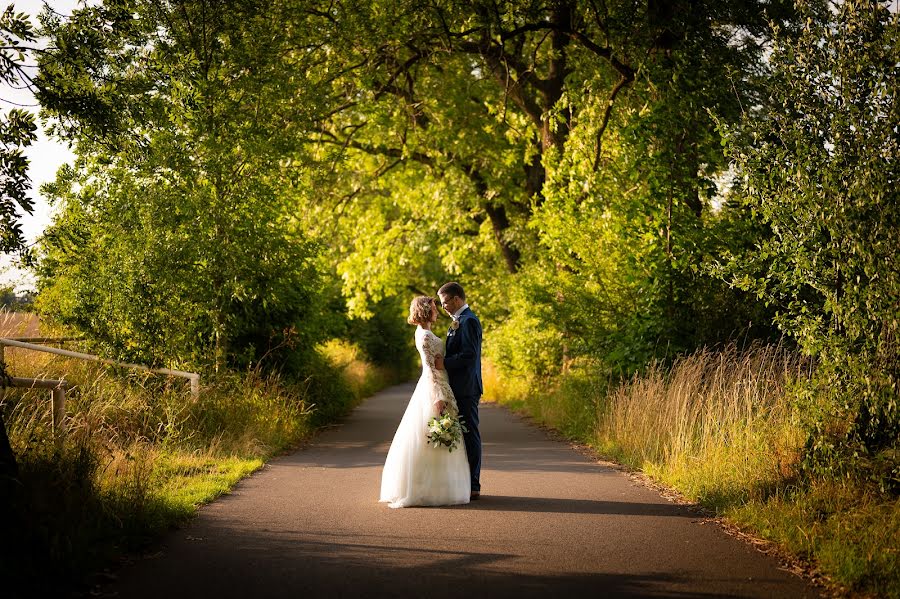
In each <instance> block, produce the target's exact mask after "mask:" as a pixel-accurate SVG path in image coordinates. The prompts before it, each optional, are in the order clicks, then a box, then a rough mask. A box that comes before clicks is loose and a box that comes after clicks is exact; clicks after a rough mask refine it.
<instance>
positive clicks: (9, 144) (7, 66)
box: [0, 4, 37, 253]
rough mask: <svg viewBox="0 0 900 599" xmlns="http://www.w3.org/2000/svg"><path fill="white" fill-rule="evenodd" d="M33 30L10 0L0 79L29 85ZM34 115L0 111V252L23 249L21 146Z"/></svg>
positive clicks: (1, 33)
mask: <svg viewBox="0 0 900 599" xmlns="http://www.w3.org/2000/svg"><path fill="white" fill-rule="evenodd" d="M34 41H35V31H34V28H33V27H32V25H31V21H30V20H29V19H28V15H26V14H24V13H17V12H16V11H15V6H13V5H12V4H10V5H9V6H7V7H6V9H5V10H4V11H3V12H2V13H0V82H2V83H3V84H4V85H8V86H13V87H19V86H22V85H30V83H31V81H32V80H31V77H30V76H29V73H28V70H27V68H26V66H25V58H26V56H29V55H30V54H31V53H32V48H31V46H30V45H29V44H31V43H34ZM36 130H37V127H36V126H35V124H34V116H33V115H32V114H31V113H30V112H28V111H27V110H22V109H21V108H9V109H3V110H2V111H0V176H2V183H0V252H4V253H7V252H12V251H16V250H19V251H24V250H25V239H24V237H23V236H22V227H21V224H20V223H19V218H20V212H19V210H24V211H25V212H27V213H28V214H31V212H32V209H33V203H32V200H31V198H30V197H28V191H29V189H30V187H31V182H30V181H29V179H28V160H27V159H26V158H25V156H24V155H23V154H22V148H24V147H26V146H29V145H30V144H31V142H33V141H34V140H36V139H37V135H36V134H35V131H36Z"/></svg>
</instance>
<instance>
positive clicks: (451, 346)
mask: <svg viewBox="0 0 900 599" xmlns="http://www.w3.org/2000/svg"><path fill="white" fill-rule="evenodd" d="M438 297H439V298H440V300H441V306H443V307H444V310H446V311H447V313H448V314H449V315H450V317H451V318H452V319H453V322H452V323H450V328H449V329H448V330H447V349H446V356H445V357H444V368H446V370H447V376H448V378H449V379H450V388H451V389H452V390H453V395H454V396H455V397H456V404H457V406H458V407H459V415H460V417H461V418H462V419H463V421H464V424H465V425H466V428H468V429H469V432H467V433H464V434H463V441H464V442H465V444H466V454H467V455H468V458H469V473H470V474H471V476H472V495H471V498H472V499H478V498H479V497H480V496H481V482H480V481H479V477H480V476H481V433H479V432H478V402H479V401H480V400H481V394H482V393H483V392H484V387H483V386H482V384H481V321H479V320H478V317H477V316H475V313H474V312H472V311H471V310H470V309H469V304H467V303H466V293H465V291H463V288H462V286H460V284H459V283H446V284H445V285H444V286H443V287H441V288H440V289H438Z"/></svg>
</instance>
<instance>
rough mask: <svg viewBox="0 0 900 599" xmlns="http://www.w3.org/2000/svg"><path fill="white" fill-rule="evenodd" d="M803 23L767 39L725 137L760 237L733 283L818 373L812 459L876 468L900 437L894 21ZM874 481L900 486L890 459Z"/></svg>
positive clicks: (846, 16)
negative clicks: (754, 101) (755, 81)
mask: <svg viewBox="0 0 900 599" xmlns="http://www.w3.org/2000/svg"><path fill="white" fill-rule="evenodd" d="M807 14H808V20H807V21H806V25H805V26H804V27H803V28H802V30H801V31H800V32H799V33H798V34H797V36H796V39H792V37H791V36H789V35H786V34H779V32H778V31H777V30H776V37H775V46H774V48H773V53H772V56H771V62H772V64H773V69H774V70H773V75H772V78H771V80H770V82H769V84H768V87H767V89H768V94H769V97H768V99H767V100H766V102H765V104H764V106H761V107H760V108H759V109H754V110H752V111H749V112H748V113H747V114H746V116H745V118H744V120H743V122H742V126H741V128H740V129H737V130H735V131H733V132H732V134H731V138H730V142H729V148H730V152H731V154H732V156H733V158H734V160H735V162H736V163H737V165H738V167H739V169H740V172H741V174H742V175H743V176H744V177H745V181H744V184H743V194H744V198H745V201H746V202H747V204H748V205H749V207H750V208H751V209H752V211H753V212H752V214H753V216H754V218H756V219H758V220H759V221H761V222H762V223H763V224H764V225H765V227H766V229H767V235H765V236H764V237H763V238H761V239H760V240H759V241H758V243H757V247H756V248H754V249H753V250H752V251H745V252H742V253H739V254H738V255H736V256H735V257H734V259H733V261H732V262H731V264H730V270H729V271H728V272H730V276H731V281H732V282H733V283H734V284H735V285H736V286H738V287H740V288H742V289H746V290H748V291H751V292H753V293H755V294H757V295H758V296H759V297H760V298H762V299H764V300H765V301H767V302H769V303H771V304H773V305H777V306H779V311H778V314H777V317H776V319H775V321H776V322H777V323H778V325H779V326H780V327H781V328H782V330H784V331H785V332H787V333H789V334H790V335H792V336H793V337H795V338H796V339H797V340H798V342H799V343H800V345H801V347H802V348H803V349H804V350H805V351H806V352H808V353H809V354H811V355H815V356H816V357H817V359H818V361H819V363H820V365H821V366H820V369H819V375H818V377H817V380H816V382H815V385H814V386H813V387H812V393H813V396H815V397H816V398H818V399H820V400H822V401H823V402H824V405H825V406H827V408H826V409H825V410H824V413H822V414H821V415H820V417H818V418H814V419H811V420H812V422H811V423H810V428H811V430H810V439H809V446H808V449H809V450H810V452H811V455H812V456H813V457H814V458H815V457H819V458H827V459H825V460H824V462H822V463H824V464H827V466H826V467H828V468H831V467H841V466H839V465H840V464H842V465H843V467H859V466H860V465H865V463H866V462H879V463H882V464H883V463H884V462H885V459H886V456H887V454H891V452H892V451H893V449H892V448H896V444H897V440H898V439H900V405H898V383H900V344H898V333H900V323H898V320H897V306H898V305H900V264H898V262H897V260H898V252H897V247H898V245H897V239H898V235H900V196H898V193H900V191H898V189H900V188H898V185H897V181H898V178H900V161H898V156H900V138H898V136H897V122H900V101H898V87H897V86H898V81H900V66H898V65H900V20H898V17H897V15H896V14H892V13H891V12H890V11H888V9H887V8H886V7H884V6H883V5H882V4H881V3H877V2H863V1H851V2H844V3H842V4H840V5H839V6H838V7H837V8H836V9H835V10H834V11H828V10H825V11H818V12H816V11H814V10H812V8H809V7H807ZM885 452H886V453H885ZM891 455H893V454H891ZM852 456H856V457H857V458H860V459H859V460H851V461H848V460H847V458H848V457H852ZM832 458H839V459H832ZM860 460H861V461H862V464H861V463H860ZM872 471H873V473H874V476H876V477H877V478H878V479H880V480H881V481H882V483H883V484H886V485H888V486H894V487H895V488H896V487H897V485H898V484H900V464H898V463H897V462H896V459H894V462H893V465H892V466H891V465H888V466H887V467H886V468H885V467H884V466H881V467H877V468H873V470H872Z"/></svg>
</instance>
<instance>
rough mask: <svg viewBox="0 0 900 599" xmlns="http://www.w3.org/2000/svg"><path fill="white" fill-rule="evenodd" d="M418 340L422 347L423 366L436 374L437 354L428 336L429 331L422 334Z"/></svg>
mask: <svg viewBox="0 0 900 599" xmlns="http://www.w3.org/2000/svg"><path fill="white" fill-rule="evenodd" d="M417 341H418V342H419V344H420V346H421V348H422V366H423V367H424V368H425V369H426V370H428V371H429V372H431V374H434V357H435V355H437V354H436V353H435V351H434V346H433V345H432V343H431V339H429V338H428V333H427V332H426V333H424V334H423V335H421V336H420V337H419V339H417Z"/></svg>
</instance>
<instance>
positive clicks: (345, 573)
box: [104, 385, 816, 599]
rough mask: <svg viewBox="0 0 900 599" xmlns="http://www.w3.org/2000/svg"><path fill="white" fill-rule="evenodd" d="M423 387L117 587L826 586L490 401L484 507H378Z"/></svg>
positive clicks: (353, 590) (739, 591)
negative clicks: (391, 452) (386, 468)
mask: <svg viewBox="0 0 900 599" xmlns="http://www.w3.org/2000/svg"><path fill="white" fill-rule="evenodd" d="M412 389H413V386H412V385H400V386H397V387H393V388H391V389H388V390H386V391H383V392H381V393H379V394H377V395H376V396H375V397H373V398H372V399H370V400H369V401H367V402H366V403H365V404H364V405H362V406H361V407H359V408H358V409H356V410H355V411H354V412H353V414H352V415H351V416H350V417H349V418H348V419H347V420H346V421H345V422H344V423H343V424H342V425H340V426H338V427H335V428H333V429H331V430H328V431H326V432H324V433H323V434H321V435H320V436H319V437H317V439H316V440H315V442H314V443H313V444H312V445H310V446H309V447H307V448H305V449H302V450H300V451H297V452H296V453H294V454H292V455H289V456H285V457H281V458H278V459H276V460H273V461H272V462H271V463H270V464H269V465H267V466H266V467H265V468H264V469H263V470H261V471H260V472H258V473H256V474H255V475H253V476H251V477H249V478H247V479H245V480H244V481H243V482H241V483H240V484H239V485H238V486H237V487H236V488H235V490H234V491H233V492H232V493H231V494H230V495H227V496H225V497H223V498H221V499H219V500H218V501H216V502H214V503H212V504H210V505H209V506H206V507H204V508H203V509H201V510H200V514H199V517H198V518H197V519H196V520H195V521H194V522H193V523H192V524H191V525H189V526H188V527H186V528H185V529H183V530H179V531H177V532H175V533H172V534H171V535H170V536H169V537H168V538H167V539H165V540H164V542H163V547H162V551H161V552H159V553H158V554H156V556H155V557H152V558H146V559H141V560H139V561H138V562H137V563H135V564H133V565H131V566H128V567H126V568H124V569H123V570H121V571H120V573H119V576H120V578H119V580H118V581H117V582H116V583H115V584H114V585H113V586H112V587H110V588H107V589H104V590H105V591H106V592H108V593H110V594H115V595H116V596H118V597H129V598H130V597H147V598H163V597H166V598H175V597H190V598H192V599H200V598H203V597H215V598H217V599H218V598H230V597H241V598H248V599H249V598H253V599H255V598H257V597H259V598H262V597H291V598H297V599H302V598H306V597H354V598H355V597H382V596H385V597H388V596H393V597H428V598H429V599H436V598H443V597H453V598H454V599H459V598H461V597H463V598H467V597H473V598H474V597H491V598H498V597H516V598H517V599H518V598H523V597H556V596H568V595H572V594H574V595H575V596H593V597H813V596H816V592H815V590H813V589H812V588H810V587H809V586H807V585H806V584H805V583H804V582H803V581H802V580H800V579H799V578H797V577H795V576H794V575H792V574H789V573H787V572H785V571H782V570H780V569H779V568H778V566H777V564H776V562H775V561H774V560H772V559H771V558H769V557H767V556H765V555H762V554H760V553H759V552H757V551H755V550H754V549H752V548H750V547H748V546H747V545H745V544H744V543H742V542H741V541H738V540H736V539H734V538H732V537H729V536H728V535H726V534H725V533H724V532H722V530H721V529H719V528H718V527H717V526H715V525H713V524H709V523H706V524H704V523H702V521H700V520H699V519H698V518H697V517H696V516H695V515H694V514H692V513H691V512H690V511H689V510H688V509H687V508H685V507H683V506H678V505H673V504H671V503H669V502H667V501H666V500H665V499H662V498H661V497H660V496H659V495H658V494H657V493H656V492H654V491H652V490H651V489H648V488H646V487H644V486H641V485H639V484H637V483H635V482H634V481H632V480H631V479H630V478H629V477H627V476H626V475H623V474H621V473H619V472H616V471H614V470H611V469H609V468H607V467H604V466H602V465H599V464H596V463H594V462H593V461H592V460H591V459H589V458H587V457H585V456H583V455H581V454H579V453H577V452H576V451H573V450H572V449H571V448H570V447H569V446H568V445H566V444H565V443H562V442H559V441H554V440H551V439H548V438H547V436H546V434H545V433H544V432H542V431H540V430H539V429H536V428H534V427H533V426H530V425H528V424H526V423H524V422H523V421H522V420H521V419H520V418H518V417H517V416H515V415H512V414H510V413H509V412H507V411H506V410H504V409H502V408H498V407H494V406H491V405H482V408H481V415H482V416H481V417H482V429H481V430H482V436H483V438H484V440H485V455H484V471H483V472H482V491H483V493H484V496H483V498H482V499H481V501H477V502H473V503H472V504H470V505H468V506H457V507H451V508H406V509H399V510H392V509H390V508H388V507H386V506H385V505H384V504H379V503H377V500H378V491H379V485H380V480H381V468H382V464H383V462H384V458H385V456H386V454H387V449H388V444H389V443H390V440H391V438H392V436H393V433H394V430H395V428H396V426H397V424H398V423H399V421H400V416H401V415H402V413H403V410H404V408H405V406H406V402H407V400H408V398H409V396H410V394H411V393H412ZM104 594H105V593H104Z"/></svg>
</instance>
